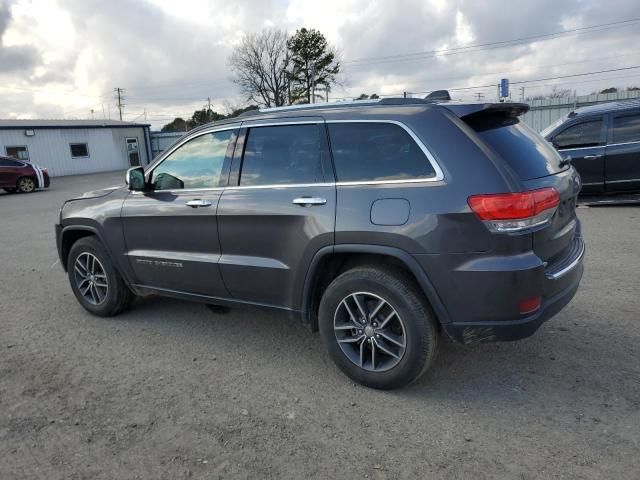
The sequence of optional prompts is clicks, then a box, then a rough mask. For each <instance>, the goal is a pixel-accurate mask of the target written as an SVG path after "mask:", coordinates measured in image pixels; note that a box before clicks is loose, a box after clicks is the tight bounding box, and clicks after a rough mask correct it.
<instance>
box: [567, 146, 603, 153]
mask: <svg viewBox="0 0 640 480" xmlns="http://www.w3.org/2000/svg"><path fill="white" fill-rule="evenodd" d="M606 146H607V145H594V146H593V147H575V148H559V149H558V151H559V152H567V151H569V150H591V149H593V148H604V147H606Z"/></svg>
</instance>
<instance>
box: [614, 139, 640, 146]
mask: <svg viewBox="0 0 640 480" xmlns="http://www.w3.org/2000/svg"><path fill="white" fill-rule="evenodd" d="M639 143H640V140H634V141H633V142H620V143H608V144H607V147H616V146H618V145H637V144H639Z"/></svg>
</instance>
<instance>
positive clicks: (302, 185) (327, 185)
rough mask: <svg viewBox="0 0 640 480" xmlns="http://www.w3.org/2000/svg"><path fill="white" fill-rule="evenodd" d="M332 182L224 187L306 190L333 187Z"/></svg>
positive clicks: (235, 188) (233, 187)
mask: <svg viewBox="0 0 640 480" xmlns="http://www.w3.org/2000/svg"><path fill="white" fill-rule="evenodd" d="M335 186H336V184H335V183H333V182H318V183H281V184H271V185H238V186H232V187H226V188H225V191H226V190H251V189H265V188H307V187H335Z"/></svg>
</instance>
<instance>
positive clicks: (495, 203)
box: [468, 188, 560, 220]
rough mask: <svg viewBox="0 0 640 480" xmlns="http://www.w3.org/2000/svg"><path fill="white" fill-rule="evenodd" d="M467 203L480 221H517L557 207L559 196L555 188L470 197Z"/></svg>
mask: <svg viewBox="0 0 640 480" xmlns="http://www.w3.org/2000/svg"><path fill="white" fill-rule="evenodd" d="M468 203H469V206H470V207H471V210H473V212H474V213H475V214H476V215H477V216H478V218H480V219H481V220H518V219H521V218H529V217H534V216H536V215H538V214H539V213H542V212H543V211H545V210H548V209H549V208H555V207H557V206H558V205H559V204H560V195H559V194H558V192H557V190H556V189H555V188H541V189H539V190H531V191H528V192H518V193H495V194H489V195H472V196H470V197H469V200H468Z"/></svg>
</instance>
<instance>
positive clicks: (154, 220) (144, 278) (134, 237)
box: [122, 128, 237, 297]
mask: <svg viewBox="0 0 640 480" xmlns="http://www.w3.org/2000/svg"><path fill="white" fill-rule="evenodd" d="M236 132H237V130H236V129H235V128H227V129H225V130H218V131H209V132H203V133H201V134H198V135H197V136H194V137H192V138H189V139H187V140H186V141H184V142H182V143H181V144H179V145H177V146H176V147H175V148H174V149H172V150H171V151H169V152H168V153H167V154H166V155H165V157H164V158H163V159H162V160H160V161H159V163H157V164H155V165H154V166H153V167H152V169H151V170H150V171H148V172H147V177H148V180H149V182H150V184H151V186H152V188H151V190H149V191H145V192H131V193H130V194H129V196H128V197H127V198H126V200H125V202H124V205H123V208H122V223H123V227H124V234H125V241H126V244H127V254H128V256H129V262H130V264H131V268H132V269H133V271H134V273H135V276H136V283H137V284H139V285H142V286H147V287H153V288H158V289H163V290H169V291H178V292H186V293H192V294H199V295H206V296H213V297H228V293H227V290H226V289H225V288H224V284H223V283H222V278H221V276H220V270H219V268H218V262H219V260H220V243H219V241H218V225H217V221H216V209H217V207H218V201H219V199H220V196H221V195H222V191H223V188H224V185H225V184H226V182H227V178H228V168H229V165H230V162H231V156H232V153H233V147H234V144H235V138H236Z"/></svg>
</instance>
